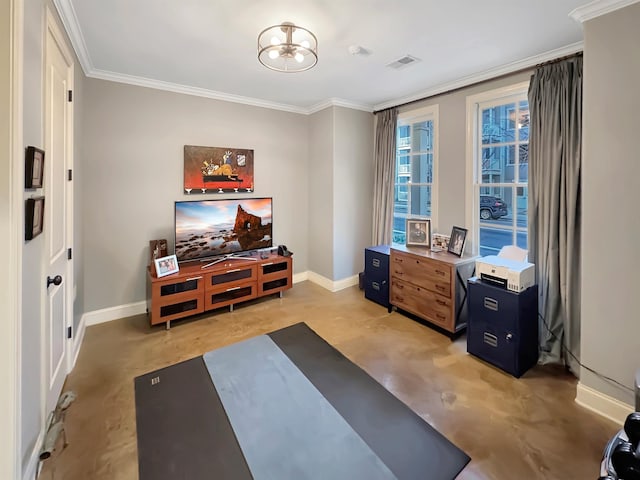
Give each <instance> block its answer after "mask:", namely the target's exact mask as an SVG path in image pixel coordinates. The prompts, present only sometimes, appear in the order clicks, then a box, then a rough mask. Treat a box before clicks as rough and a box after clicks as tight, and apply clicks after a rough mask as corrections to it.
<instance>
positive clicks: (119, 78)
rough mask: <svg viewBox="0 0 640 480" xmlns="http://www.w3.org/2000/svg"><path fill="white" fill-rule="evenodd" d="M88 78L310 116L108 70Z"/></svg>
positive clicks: (248, 99)
mask: <svg viewBox="0 0 640 480" xmlns="http://www.w3.org/2000/svg"><path fill="white" fill-rule="evenodd" d="M87 77H91V78H98V79H100V80H108V81H111V82H118V83H126V84H129V85H137V86H139V87H147V88H155V89H156V90H165V91H168V92H174V93H182V94H184V95H194V96H196V97H204V98H212V99H214V100H223V101H225V102H233V103H242V104H244V105H251V106H254V107H263V108H271V109H273V110H282V111H284V112H291V113H300V114H304V115H306V114H308V109H307V108H303V107H298V106H296V105H287V104H284V103H276V102H270V101H267V100H261V99H259V98H251V97H242V96H240V95H232V94H229V93H224V92H216V91H214V90H207V89H206V88H199V87H190V86H187V85H180V84H178V83H171V82H163V81H161V80H154V79H150V78H144V77H137V76H134V75H126V74H122V73H114V72H109V71H106V70H97V69H96V70H93V71H92V72H89V73H87Z"/></svg>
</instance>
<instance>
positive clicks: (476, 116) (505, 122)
mask: <svg viewBox="0 0 640 480" xmlns="http://www.w3.org/2000/svg"><path fill="white" fill-rule="evenodd" d="M527 89H528V84H519V85H516V86H513V87H507V88H504V89H499V90H494V91H491V92H486V93H483V94H480V95H474V96H471V97H468V98H467V115H468V122H470V125H471V128H470V129H468V131H469V132H471V134H472V137H471V138H470V139H468V141H467V145H468V146H469V147H470V148H468V150H469V152H470V155H469V160H468V161H469V162H470V163H471V168H470V170H469V171H472V172H473V178H472V181H471V186H470V188H471V191H472V194H471V195H470V196H469V198H472V199H473V204H472V205H470V211H471V222H469V224H470V225H473V226H474V228H473V231H472V235H473V243H474V245H475V248H474V251H477V252H478V253H479V254H480V255H496V254H497V253H498V252H499V251H500V249H501V248H502V247H503V246H505V245H517V246H518V247H520V248H524V249H528V238H527V228H528V219H527V203H528V180H529V103H528V100H527Z"/></svg>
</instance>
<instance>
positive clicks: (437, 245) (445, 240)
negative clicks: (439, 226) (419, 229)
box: [431, 233, 450, 252]
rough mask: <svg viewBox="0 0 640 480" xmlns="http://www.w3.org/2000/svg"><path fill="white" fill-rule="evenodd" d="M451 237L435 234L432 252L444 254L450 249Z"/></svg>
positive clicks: (432, 240) (432, 239)
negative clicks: (443, 252)
mask: <svg viewBox="0 0 640 480" xmlns="http://www.w3.org/2000/svg"><path fill="white" fill-rule="evenodd" d="M449 238H450V237H449V235H444V234H442V233H434V234H433V235H431V251H433V252H442V251H444V250H448V249H449Z"/></svg>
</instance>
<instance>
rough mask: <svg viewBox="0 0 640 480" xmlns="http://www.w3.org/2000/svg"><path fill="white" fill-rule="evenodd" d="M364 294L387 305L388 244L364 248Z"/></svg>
mask: <svg viewBox="0 0 640 480" xmlns="http://www.w3.org/2000/svg"><path fill="white" fill-rule="evenodd" d="M364 282H365V283H364V296H365V298H368V299H369V300H372V301H374V302H376V303H379V304H380V305H383V306H385V307H387V308H388V307H389V245H377V246H375V247H368V248H365V249H364Z"/></svg>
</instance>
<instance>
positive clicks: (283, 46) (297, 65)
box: [258, 22, 318, 73]
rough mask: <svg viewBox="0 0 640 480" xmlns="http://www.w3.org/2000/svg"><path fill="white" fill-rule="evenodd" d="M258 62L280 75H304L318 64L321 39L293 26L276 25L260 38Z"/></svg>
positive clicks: (284, 23)
mask: <svg viewBox="0 0 640 480" xmlns="http://www.w3.org/2000/svg"><path fill="white" fill-rule="evenodd" d="M258 60H259V61H260V63H261V64H263V65H264V66H265V67H267V68H270V69H271V70H275V71H277V72H287V73H289V72H304V71H305V70H309V69H310V68H311V67H313V66H314V65H315V64H316V63H318V39H317V38H316V36H315V35H314V34H313V33H311V32H310V31H309V30H307V29H306V28H303V27H298V26H297V25H294V24H293V23H291V22H283V23H282V24H281V25H274V26H272V27H269V28H266V29H264V30H263V31H262V32H260V35H258Z"/></svg>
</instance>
